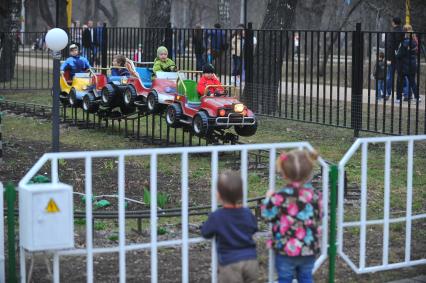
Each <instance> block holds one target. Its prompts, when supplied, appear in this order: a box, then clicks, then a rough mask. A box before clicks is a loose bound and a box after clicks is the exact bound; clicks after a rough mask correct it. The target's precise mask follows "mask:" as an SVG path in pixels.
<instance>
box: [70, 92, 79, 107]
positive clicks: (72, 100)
mask: <svg viewBox="0 0 426 283" xmlns="http://www.w3.org/2000/svg"><path fill="white" fill-rule="evenodd" d="M68 102H69V104H70V105H71V107H78V100H77V92H76V90H75V88H71V90H70V93H69V94H68Z"/></svg>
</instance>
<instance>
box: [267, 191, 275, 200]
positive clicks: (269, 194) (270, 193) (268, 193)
mask: <svg viewBox="0 0 426 283" xmlns="http://www.w3.org/2000/svg"><path fill="white" fill-rule="evenodd" d="M274 193H275V192H274V191H272V190H269V191H267V192H266V197H267V198H270V197H272V196H273V195H274Z"/></svg>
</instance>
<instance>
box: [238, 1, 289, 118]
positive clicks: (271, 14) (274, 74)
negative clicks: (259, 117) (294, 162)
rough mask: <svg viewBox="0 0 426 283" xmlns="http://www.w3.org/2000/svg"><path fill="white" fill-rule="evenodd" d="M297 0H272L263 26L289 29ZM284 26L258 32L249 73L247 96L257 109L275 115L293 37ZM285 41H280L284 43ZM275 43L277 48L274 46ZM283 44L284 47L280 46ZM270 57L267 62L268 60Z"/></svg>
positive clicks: (246, 88) (245, 91)
mask: <svg viewBox="0 0 426 283" xmlns="http://www.w3.org/2000/svg"><path fill="white" fill-rule="evenodd" d="M296 4H297V0H279V1H275V0H268V3H267V6H266V11H265V17H264V20H263V24H262V28H261V29H288V28H290V27H291V25H292V22H293V16H294V14H295V10H296ZM285 35H286V33H285V32H284V31H282V30H275V31H262V32H261V33H259V34H258V36H259V38H257V46H256V54H255V56H254V58H253V59H252V62H253V67H250V66H246V68H250V69H251V70H252V71H251V72H250V73H251V74H247V75H248V76H246V87H245V88H244V99H245V100H246V102H247V103H248V105H249V106H250V108H252V110H254V111H255V112H256V113H262V114H268V115H274V114H275V112H276V110H277V109H278V105H277V102H278V93H280V92H281V90H280V89H279V82H280V80H281V67H282V64H283V59H284V54H285V50H286V49H287V46H288V42H289V38H286V37H285ZM280 42H282V44H276V43H280ZM271 45H274V46H275V48H271ZM280 46H281V48H280ZM265 58H266V62H265Z"/></svg>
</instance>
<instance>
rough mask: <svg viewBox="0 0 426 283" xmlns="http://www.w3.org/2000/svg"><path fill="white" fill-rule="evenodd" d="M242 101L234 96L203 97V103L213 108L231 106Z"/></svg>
mask: <svg viewBox="0 0 426 283" xmlns="http://www.w3.org/2000/svg"><path fill="white" fill-rule="evenodd" d="M237 103H241V102H240V101H239V100H238V99H236V98H232V97H226V96H223V97H220V96H219V97H203V98H202V104H203V105H205V106H206V107H211V108H229V107H232V106H233V105H234V104H237Z"/></svg>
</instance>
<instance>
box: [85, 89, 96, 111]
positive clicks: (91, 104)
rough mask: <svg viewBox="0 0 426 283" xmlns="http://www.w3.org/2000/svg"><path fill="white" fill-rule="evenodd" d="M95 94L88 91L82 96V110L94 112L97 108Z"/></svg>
mask: <svg viewBox="0 0 426 283" xmlns="http://www.w3.org/2000/svg"><path fill="white" fill-rule="evenodd" d="M95 99H96V97H95V95H94V94H93V93H92V92H90V93H88V94H86V95H85V96H84V97H83V110H84V111H87V112H89V113H96V112H97V111H98V109H99V104H98V103H96V102H95Z"/></svg>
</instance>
